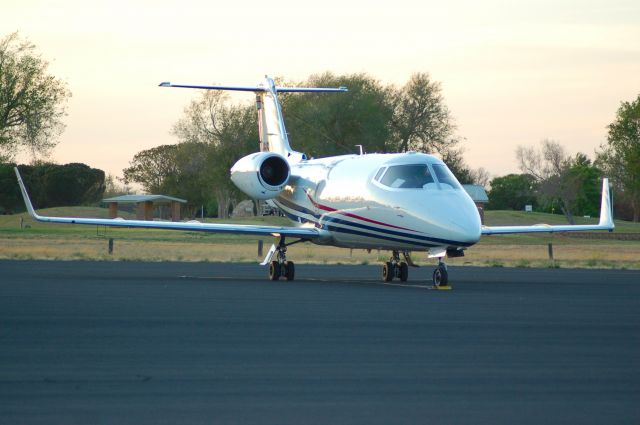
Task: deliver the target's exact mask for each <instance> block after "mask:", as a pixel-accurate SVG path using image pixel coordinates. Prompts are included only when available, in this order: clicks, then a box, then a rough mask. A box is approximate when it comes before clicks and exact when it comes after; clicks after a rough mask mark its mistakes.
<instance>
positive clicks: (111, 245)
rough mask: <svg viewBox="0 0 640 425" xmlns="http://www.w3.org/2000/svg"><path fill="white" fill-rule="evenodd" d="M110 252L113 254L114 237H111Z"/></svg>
mask: <svg viewBox="0 0 640 425" xmlns="http://www.w3.org/2000/svg"><path fill="white" fill-rule="evenodd" d="M109 254H113V238H109Z"/></svg>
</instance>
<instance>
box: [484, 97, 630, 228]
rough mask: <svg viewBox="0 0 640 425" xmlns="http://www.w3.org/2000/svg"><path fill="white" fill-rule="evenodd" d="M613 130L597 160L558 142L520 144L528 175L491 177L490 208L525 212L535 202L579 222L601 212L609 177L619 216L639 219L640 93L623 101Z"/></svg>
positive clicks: (521, 160) (518, 153)
mask: <svg viewBox="0 0 640 425" xmlns="http://www.w3.org/2000/svg"><path fill="white" fill-rule="evenodd" d="M607 129H608V134H607V142H606V143H603V144H602V145H601V146H600V150H599V151H598V152H596V155H595V160H593V161H592V160H591V159H589V157H587V155H585V154H584V153H580V152H579V153H577V154H576V155H574V156H571V155H568V154H567V153H566V151H565V149H564V148H563V146H562V145H561V144H560V143H559V142H557V141H554V140H543V141H542V142H541V145H540V147H539V148H537V149H536V148H534V147H530V146H529V147H525V146H518V148H517V149H516V160H517V161H518V165H519V168H520V171H522V174H509V175H506V176H502V177H496V178H494V179H493V180H491V182H490V185H491V190H490V192H489V204H488V205H487V208H488V209H514V210H522V209H524V206H525V205H532V206H533V207H534V208H536V209H537V210H539V211H546V212H561V213H562V214H564V215H565V217H566V218H567V221H568V222H569V223H571V224H574V216H575V215H587V216H597V215H599V213H600V211H599V208H600V203H599V199H600V184H599V183H600V181H601V179H602V178H603V177H609V182H610V184H611V185H612V186H613V194H614V196H615V197H616V199H615V202H614V209H615V215H616V217H618V218H622V219H626V220H632V221H634V222H637V221H639V220H640V95H638V97H637V98H636V99H635V100H633V101H631V102H622V103H621V105H620V107H619V108H618V111H617V113H616V117H615V120H614V121H613V122H612V123H611V124H609V125H608V126H607Z"/></svg>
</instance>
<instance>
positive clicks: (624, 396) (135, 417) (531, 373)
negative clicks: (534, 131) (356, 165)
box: [0, 261, 640, 425]
mask: <svg viewBox="0 0 640 425" xmlns="http://www.w3.org/2000/svg"><path fill="white" fill-rule="evenodd" d="M410 272H411V274H410V283H411V282H413V283H411V284H410V285H389V284H383V283H382V282H381V281H380V279H379V277H378V275H379V274H380V268H379V267H377V266H376V267H374V266H312V265H298V266H297V269H296V274H297V280H296V281H295V282H287V281H279V282H269V281H267V280H266V277H265V275H266V270H265V269H264V268H261V267H259V266H257V265H253V264H251V265H246V264H241V265H232V264H203V263H197V264H194V263H127V262H36V261H15V262H13V261H0V424H66V425H68V424H176V423H180V424H194V423H202V424H211V423H225V424H226V423H229V424H235V423H251V424H258V423H259V424H342V423H362V424H405V423H406V424H413V423H430V424H541V423H542V424H545V425H550V424H638V423H640V367H639V366H640V272H638V271H621V270H615V271H610V270H565V269H507V268H466V267H456V268H453V267H451V268H450V280H451V283H452V285H453V287H454V289H453V290H452V291H436V290H431V289H429V288H428V287H427V286H426V285H424V283H421V282H420V281H419V280H418V278H419V277H422V278H423V279H426V278H427V276H428V275H430V273H431V269H430V268H429V269H428V270H425V269H419V270H415V269H411V271H410Z"/></svg>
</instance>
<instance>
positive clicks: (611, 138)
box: [597, 95, 640, 222]
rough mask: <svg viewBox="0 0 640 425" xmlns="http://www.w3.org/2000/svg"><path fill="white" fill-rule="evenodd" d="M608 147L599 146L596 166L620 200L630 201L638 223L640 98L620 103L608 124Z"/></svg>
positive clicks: (634, 217)
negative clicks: (609, 178) (602, 171)
mask: <svg viewBox="0 0 640 425" xmlns="http://www.w3.org/2000/svg"><path fill="white" fill-rule="evenodd" d="M608 128H609V134H608V137H607V145H604V146H601V148H602V151H601V152H600V153H598V158H597V163H598V165H599V166H600V167H602V169H603V170H604V171H605V173H606V174H607V175H608V176H610V177H611V178H612V182H613V184H614V185H615V187H616V189H617V192H618V193H619V194H620V196H619V199H621V200H623V201H626V202H629V204H630V205H631V209H632V214H633V217H632V218H633V221H636V222H637V221H638V220H640V95H638V97H637V98H636V99H635V100H633V101H632V102H622V104H621V105H620V108H618V112H617V115H616V119H615V121H614V122H612V123H611V124H609V127H608Z"/></svg>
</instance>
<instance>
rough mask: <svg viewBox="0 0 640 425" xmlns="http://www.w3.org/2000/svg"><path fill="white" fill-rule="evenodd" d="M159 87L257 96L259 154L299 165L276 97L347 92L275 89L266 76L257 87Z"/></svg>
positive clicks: (163, 84)
mask: <svg viewBox="0 0 640 425" xmlns="http://www.w3.org/2000/svg"><path fill="white" fill-rule="evenodd" d="M160 86H161V87H181V88H192V89H205V90H233V91H249V92H255V94H256V108H257V110H258V130H259V135H260V151H262V152H275V153H278V154H280V155H282V156H284V157H285V158H287V160H288V161H289V162H299V161H301V160H303V159H306V157H305V154H303V153H301V152H296V151H295V150H293V149H292V148H291V145H290V144H289V137H288V135H287V129H286V127H285V125H284V119H283V117H282V108H281V107H280V101H279V100H278V93H305V92H306V93H326V92H346V91H347V89H346V87H337V88H323V87H277V86H276V85H275V82H274V81H273V79H272V78H271V77H269V76H265V78H264V81H263V82H262V83H261V84H259V85H257V86H201V85H190V84H172V83H169V82H165V83H161V84H160Z"/></svg>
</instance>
